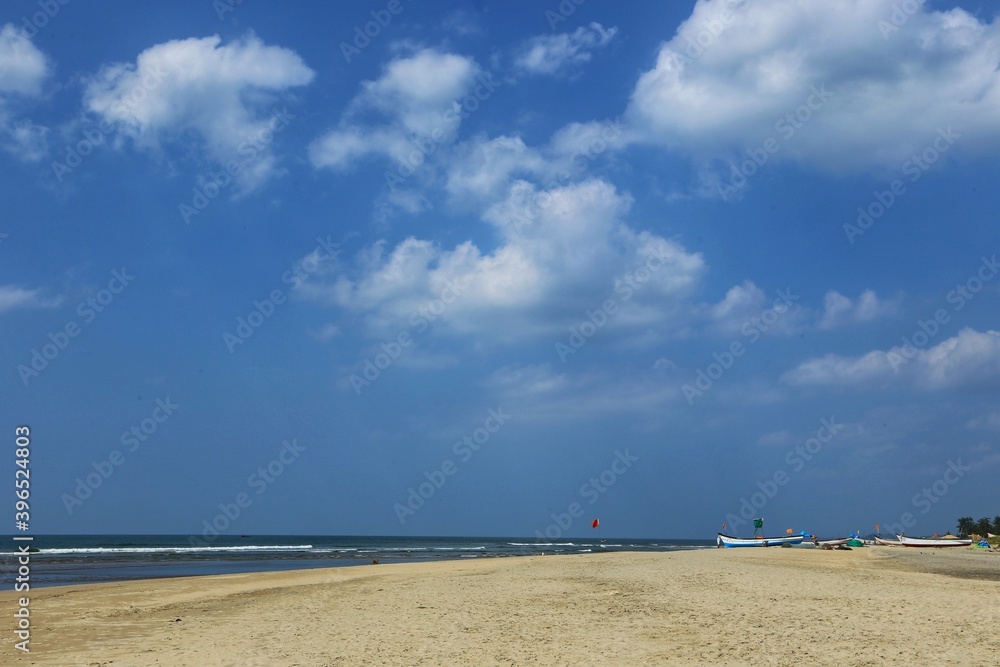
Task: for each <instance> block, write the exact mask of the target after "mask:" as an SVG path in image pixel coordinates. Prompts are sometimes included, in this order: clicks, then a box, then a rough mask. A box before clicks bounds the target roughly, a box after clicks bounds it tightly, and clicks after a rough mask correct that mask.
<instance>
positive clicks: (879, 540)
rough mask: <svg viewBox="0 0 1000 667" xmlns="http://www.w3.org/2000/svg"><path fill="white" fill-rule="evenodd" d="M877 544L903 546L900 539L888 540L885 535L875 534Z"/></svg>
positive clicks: (881, 545)
mask: <svg viewBox="0 0 1000 667" xmlns="http://www.w3.org/2000/svg"><path fill="white" fill-rule="evenodd" d="M875 544H877V545H878V546H880V547H901V546H903V543H902V542H900V541H899V540H887V539H885V538H884V537H879V536H878V535H876V536H875Z"/></svg>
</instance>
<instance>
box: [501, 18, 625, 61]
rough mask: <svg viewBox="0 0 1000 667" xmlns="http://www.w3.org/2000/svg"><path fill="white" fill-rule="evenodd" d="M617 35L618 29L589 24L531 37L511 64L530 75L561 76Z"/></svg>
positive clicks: (588, 58)
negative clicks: (554, 33) (572, 30)
mask: <svg viewBox="0 0 1000 667" xmlns="http://www.w3.org/2000/svg"><path fill="white" fill-rule="evenodd" d="M617 33H618V28H608V29H606V30H605V28H604V26H602V25H601V24H600V23H591V24H590V25H589V26H587V27H582V26H581V27H579V28H577V29H576V30H575V31H574V32H572V33H560V34H558V35H541V36H538V37H533V38H531V39H530V40H528V41H527V42H526V43H525V44H524V45H523V46H522V47H521V49H520V55H518V57H517V60H516V61H515V63H514V64H515V66H517V67H518V68H520V69H522V70H524V71H526V72H529V73H532V74H561V73H564V72H566V71H568V70H570V69H572V68H573V67H574V66H576V65H579V64H581V63H585V62H589V61H590V58H591V53H592V52H593V51H594V50H596V49H599V48H601V47H603V46H606V45H607V44H608V43H609V42H610V41H611V40H612V39H614V37H615V35H616V34H617Z"/></svg>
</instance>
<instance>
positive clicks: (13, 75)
mask: <svg viewBox="0 0 1000 667" xmlns="http://www.w3.org/2000/svg"><path fill="white" fill-rule="evenodd" d="M49 72H50V68H49V63H48V59H47V58H46V57H45V54H44V53H42V52H41V51H39V50H38V48H36V47H35V45H34V44H32V43H31V40H30V39H28V38H27V37H25V36H24V35H23V34H22V33H21V31H20V30H18V29H17V28H16V27H14V25H13V24H12V23H7V24H6V25H4V27H3V28H0V95H7V94H10V93H17V94H19V95H25V96H28V97H37V96H38V95H40V94H41V93H42V84H43V83H44V82H45V79H46V78H47V77H48V76H49Z"/></svg>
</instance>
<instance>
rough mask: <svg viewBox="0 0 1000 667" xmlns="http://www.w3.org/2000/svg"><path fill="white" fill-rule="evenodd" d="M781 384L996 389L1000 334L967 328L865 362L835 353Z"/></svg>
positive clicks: (807, 364) (878, 353)
mask: <svg viewBox="0 0 1000 667" xmlns="http://www.w3.org/2000/svg"><path fill="white" fill-rule="evenodd" d="M782 380H783V381H784V382H785V383H787V384H790V385H795V386H841V387H858V388H875V387H887V386H890V385H907V386H914V387H917V388H918V389H922V390H925V391H934V390H940V389H959V388H982V387H994V388H995V387H996V386H997V382H998V381H1000V331H986V332H985V333H984V332H979V331H975V330H974V329H969V328H966V329H962V330H961V331H959V332H958V334H957V335H956V336H954V337H952V338H949V339H947V340H945V341H942V342H941V343H939V344H937V345H935V346H933V347H930V348H926V349H918V348H915V347H913V345H912V343H909V342H907V343H906V344H904V345H901V346H896V347H893V348H892V349H890V350H888V351H881V350H875V351H873V352H869V353H868V354H865V355H863V356H860V357H842V356H838V355H832V354H830V355H826V356H824V357H821V358H818V359H810V360H808V361H806V362H804V363H802V364H800V365H799V366H798V367H797V368H795V369H793V370H791V371H789V372H788V373H786V374H785V375H784V376H783V377H782Z"/></svg>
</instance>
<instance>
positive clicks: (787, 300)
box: [705, 280, 809, 336]
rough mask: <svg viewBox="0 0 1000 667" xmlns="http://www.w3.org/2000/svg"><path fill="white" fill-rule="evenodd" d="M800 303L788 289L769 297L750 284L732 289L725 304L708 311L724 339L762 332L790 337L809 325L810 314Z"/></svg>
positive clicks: (721, 302)
mask: <svg viewBox="0 0 1000 667" xmlns="http://www.w3.org/2000/svg"><path fill="white" fill-rule="evenodd" d="M798 299H799V297H798V295H796V294H794V293H793V292H791V291H790V290H787V289H779V290H776V291H775V292H774V293H773V294H771V295H768V294H766V293H765V292H764V290H762V289H761V288H759V287H757V285H755V284H754V283H753V282H752V281H749V280H747V281H744V282H743V284H742V285H736V286H734V287H731V288H730V289H729V291H727V292H726V296H725V297H724V298H723V299H722V301H720V302H718V303H716V304H713V305H711V306H708V307H707V308H706V309H705V310H706V316H707V319H708V321H709V325H710V327H711V328H712V329H713V330H714V331H715V332H717V333H720V334H723V335H733V334H737V333H742V334H743V335H748V334H747V332H748V331H761V332H770V333H777V334H782V335H786V336H787V335H792V334H796V333H798V332H800V331H802V330H803V329H804V328H805V327H806V325H807V322H806V320H807V319H808V318H809V311H808V310H807V309H805V308H802V307H801V306H800V305H799V303H798Z"/></svg>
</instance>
